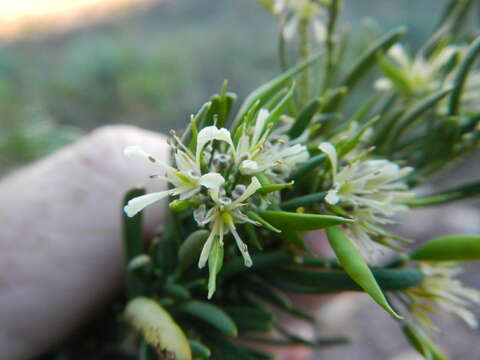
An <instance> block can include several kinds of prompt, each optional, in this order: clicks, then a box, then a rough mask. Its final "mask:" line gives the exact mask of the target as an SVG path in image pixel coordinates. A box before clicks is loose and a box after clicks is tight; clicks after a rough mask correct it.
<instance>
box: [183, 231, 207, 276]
mask: <svg viewBox="0 0 480 360" xmlns="http://www.w3.org/2000/svg"><path fill="white" fill-rule="evenodd" d="M208 234H209V233H208V231H207V230H197V231H195V232H193V233H191V234H190V235H189V236H188V237H187V239H186V240H185V241H184V242H183V243H182V245H180V249H179V250H178V267H179V269H180V271H182V272H183V271H185V270H187V269H188V268H189V267H190V266H192V265H193V264H194V263H195V262H197V261H198V258H199V257H200V252H201V251H202V247H203V244H204V243H205V240H207V237H208Z"/></svg>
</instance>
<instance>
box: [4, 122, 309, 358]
mask: <svg viewBox="0 0 480 360" xmlns="http://www.w3.org/2000/svg"><path fill="white" fill-rule="evenodd" d="M165 140H166V138H165V137H164V136H162V135H159V134H156V133H152V132H149V131H145V130H141V129H138V128H134V127H130V126H108V127H103V128H100V129H98V130H96V131H94V132H92V133H91V134H90V135H88V136H86V137H85V138H83V139H81V140H80V141H78V142H77V143H75V144H73V145H71V146H68V147H66V148H64V149H61V150H60V151H58V152H56V153H54V154H52V155H51V156H49V157H47V158H45V159H43V160H41V161H39V162H36V163H34V164H32V165H30V166H28V167H25V168H23V169H20V170H18V171H16V172H14V173H12V174H11V175H9V176H7V177H6V178H4V179H3V180H2V181H1V182H0V202H1V204H2V206H0V319H1V321H0V349H2V351H1V359H9V360H24V359H32V358H35V357H36V356H39V355H41V354H43V353H44V352H45V351H47V350H48V349H50V348H52V346H55V345H56V344H58V343H60V342H61V341H62V340H63V339H65V338H66V337H67V336H68V335H69V334H71V333H72V332H73V331H74V330H75V329H77V328H78V327H79V326H81V325H82V324H84V323H85V322H86V321H88V319H89V316H91V315H92V314H95V313H96V312H98V311H99V310H101V309H102V307H103V306H104V305H105V304H107V303H108V301H109V299H111V298H112V296H113V295H114V294H115V292H116V291H118V289H120V287H121V286H122V281H123V279H122V276H123V253H122V244H121V241H120V239H121V223H120V221H121V201H122V197H123V195H124V194H125V192H126V191H127V190H128V189H129V188H132V187H133V186H136V185H144V186H146V188H147V191H148V192H152V191H160V190H164V189H165V183H163V182H161V181H159V180H151V179H149V178H148V175H151V174H154V173H156V172H157V173H158V172H160V170H158V171H157V169H156V168H155V167H154V166H148V165H147V166H146V165H145V164H143V163H139V162H135V161H131V160H127V159H125V158H124V156H123V149H124V148H125V147H126V146H127V145H141V146H142V148H144V149H145V150H146V151H148V152H150V153H152V154H154V155H155V156H157V157H160V158H162V159H163V160H167V157H168V146H167V144H166V142H165ZM163 208H164V206H163V204H156V205H153V206H150V207H148V208H147V210H146V211H145V230H146V233H147V234H149V233H150V234H151V233H152V232H153V230H154V228H155V226H157V225H158V224H161V223H162V221H163ZM302 301H304V300H302ZM306 302H309V304H308V306H307V307H308V308H310V309H315V308H318V302H313V301H306ZM287 324H288V325H290V326H293V327H295V331H296V333H298V334H299V333H306V329H305V328H302V329H300V328H299V327H298V326H297V325H296V324H293V323H291V322H290V321H288V322H287ZM306 354H307V352H306V351H305V349H302V348H284V349H281V351H280V352H279V353H278V357H277V358H278V359H293V360H295V359H303V358H304V356H306Z"/></svg>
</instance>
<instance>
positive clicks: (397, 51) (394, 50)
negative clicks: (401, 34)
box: [388, 44, 410, 67]
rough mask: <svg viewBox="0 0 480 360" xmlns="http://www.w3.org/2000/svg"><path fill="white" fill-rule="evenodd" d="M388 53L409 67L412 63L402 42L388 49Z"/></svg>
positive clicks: (399, 62)
mask: <svg viewBox="0 0 480 360" xmlns="http://www.w3.org/2000/svg"><path fill="white" fill-rule="evenodd" d="M388 55H389V56H390V57H392V58H393V59H394V60H395V61H396V62H397V63H398V64H400V65H402V66H404V67H407V66H408V65H409V64H410V59H409V58H408V55H407V53H406V52H405V49H404V48H403V46H402V45H400V44H395V45H393V46H392V47H391V48H390V49H389V50H388Z"/></svg>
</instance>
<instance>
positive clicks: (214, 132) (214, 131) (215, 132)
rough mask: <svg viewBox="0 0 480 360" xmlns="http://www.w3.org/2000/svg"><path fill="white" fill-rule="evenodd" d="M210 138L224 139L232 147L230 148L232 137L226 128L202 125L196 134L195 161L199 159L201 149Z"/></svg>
mask: <svg viewBox="0 0 480 360" xmlns="http://www.w3.org/2000/svg"><path fill="white" fill-rule="evenodd" d="M212 140H220V141H225V142H226V143H228V144H229V145H230V146H231V147H232V150H233V142H232V138H231V136H230V132H229V131H228V130H227V129H225V128H221V129H219V128H217V127H216V126H214V125H212V126H207V127H204V128H203V129H202V130H200V132H199V133H198V136H197V150H196V151H197V152H196V156H197V163H198V162H199V160H200V154H201V151H202V150H203V148H204V147H205V145H206V144H207V143H209V142H210V141H212Z"/></svg>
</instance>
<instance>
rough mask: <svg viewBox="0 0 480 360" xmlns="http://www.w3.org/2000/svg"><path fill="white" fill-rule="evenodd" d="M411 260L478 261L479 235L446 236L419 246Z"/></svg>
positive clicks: (479, 252) (479, 258)
mask: <svg viewBox="0 0 480 360" xmlns="http://www.w3.org/2000/svg"><path fill="white" fill-rule="evenodd" d="M411 258H412V259H413V260H425V261H467V260H480V235H448V236H442V237H439V238H435V239H433V240H430V241H428V242H427V243H425V244H423V245H420V246H419V247H418V248H417V249H415V250H414V251H413V253H412V255H411Z"/></svg>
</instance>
